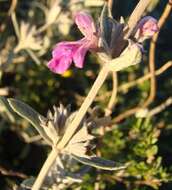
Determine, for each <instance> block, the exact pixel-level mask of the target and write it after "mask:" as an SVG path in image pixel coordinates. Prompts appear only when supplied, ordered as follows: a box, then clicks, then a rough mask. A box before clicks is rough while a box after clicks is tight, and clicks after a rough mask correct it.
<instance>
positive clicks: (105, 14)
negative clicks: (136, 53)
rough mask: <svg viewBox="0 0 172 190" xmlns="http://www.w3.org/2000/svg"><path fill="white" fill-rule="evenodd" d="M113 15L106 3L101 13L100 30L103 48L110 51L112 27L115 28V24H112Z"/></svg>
mask: <svg viewBox="0 0 172 190" xmlns="http://www.w3.org/2000/svg"><path fill="white" fill-rule="evenodd" d="M110 17H111V13H110V10H109V8H108V5H107V3H105V5H104V7H103V10H102V12H101V16H100V30H101V37H102V43H103V47H104V48H105V49H106V50H108V48H109V44H110V40H111V39H110V37H111V35H109V34H111V31H112V27H113V22H111V19H110Z"/></svg>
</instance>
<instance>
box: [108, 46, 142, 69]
mask: <svg viewBox="0 0 172 190" xmlns="http://www.w3.org/2000/svg"><path fill="white" fill-rule="evenodd" d="M141 60H142V52H141V49H140V47H139V45H137V44H132V43H131V44H129V45H128V47H127V48H126V49H125V50H124V51H123V53H122V54H121V55H120V56H119V57H117V58H115V59H112V60H111V61H110V62H109V63H108V64H107V66H108V68H109V70H110V71H120V70H123V69H125V68H127V67H129V66H131V65H136V64H138V63H140V62H141Z"/></svg>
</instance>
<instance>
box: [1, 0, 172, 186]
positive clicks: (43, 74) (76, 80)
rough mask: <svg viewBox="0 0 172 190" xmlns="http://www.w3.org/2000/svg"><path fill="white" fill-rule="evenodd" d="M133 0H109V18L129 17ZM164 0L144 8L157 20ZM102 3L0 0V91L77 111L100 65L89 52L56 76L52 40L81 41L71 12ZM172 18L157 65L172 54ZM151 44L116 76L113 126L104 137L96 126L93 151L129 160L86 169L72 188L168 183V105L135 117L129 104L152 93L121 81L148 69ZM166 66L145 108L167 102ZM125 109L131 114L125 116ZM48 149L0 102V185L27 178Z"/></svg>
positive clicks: (171, 77) (171, 73)
mask: <svg viewBox="0 0 172 190" xmlns="http://www.w3.org/2000/svg"><path fill="white" fill-rule="evenodd" d="M137 2H138V1H137V0H132V1H127V0H120V1H118V0H114V6H113V16H114V18H116V19H119V18H120V16H123V17H124V19H125V20H126V21H127V19H128V16H129V15H130V14H131V12H132V10H133V9H134V7H135V6H136V4H137ZM167 3H168V1H167V0H152V3H151V5H150V6H149V8H148V9H147V13H146V14H149V15H152V16H154V17H155V18H157V19H159V18H160V16H161V15H162V12H163V11H164V9H165V6H166V4H167ZM102 5H103V0H96V1H94V0H85V1H84V0H83V1H82V0H61V1H60V0H57V1H56V0H37V1H33V0H30V1H25V0H18V1H17V0H12V1H9V0H0V95H1V96H5V97H15V98H17V99H20V100H22V101H25V102H27V103H28V104H30V105H32V107H33V108H35V109H36V110H37V111H39V112H40V113H41V114H44V115H45V114H46V112H47V110H48V109H50V108H51V107H52V106H53V105H54V104H55V105H58V104H59V103H63V104H64V105H68V104H71V108H72V110H76V109H78V108H79V106H80V105H81V104H82V102H83V99H84V97H85V96H86V95H87V93H88V91H89V89H90V87H91V85H92V83H93V82H94V80H95V78H96V76H97V73H98V71H99V68H100V65H99V64H98V61H97V59H96V56H94V55H93V54H90V55H88V56H87V60H86V63H85V66H84V69H82V70H80V69H76V68H74V67H72V68H71V69H70V70H68V71H67V72H66V73H64V74H63V75H57V74H53V73H52V72H50V71H49V70H48V69H47V67H46V64H47V62H48V60H49V59H50V57H51V50H52V48H53V47H54V46H55V44H56V43H57V42H59V41H62V40H63V41H64V40H65V41H66V40H75V39H77V40H78V39H79V36H80V33H79V32H78V30H77V27H76V26H75V25H74V23H73V17H74V15H75V13H76V12H77V11H79V10H87V11H89V12H90V13H91V14H92V15H93V16H94V17H95V18H98V16H99V14H100V12H101V8H102ZM171 19H172V17H171V15H170V16H169V17H168V18H167V20H166V21H165V24H164V25H163V27H162V29H161V30H160V34H159V38H158V41H157V43H156V56H155V63H156V70H157V69H159V68H161V67H162V66H163V65H165V64H166V63H167V62H168V61H171V60H172V53H171V52H172V36H171V31H172V26H171ZM149 45H150V42H149V41H147V42H146V43H145V50H146V52H145V53H144V57H143V62H142V63H141V64H139V65H137V66H134V67H130V68H128V69H126V70H124V71H122V72H120V73H119V74H118V96H117V101H116V104H115V106H114V108H113V112H112V115H111V116H112V121H113V124H111V125H109V126H107V127H106V133H105V134H104V135H101V134H102V131H101V129H100V131H95V133H96V134H97V141H98V142H99V141H100V142H99V146H98V148H97V149H98V151H97V154H101V155H102V156H104V157H106V158H108V159H111V160H114V161H120V162H130V165H129V167H128V168H127V169H126V170H124V171H122V172H121V171H120V172H106V171H99V170H95V169H91V170H90V171H89V172H88V173H87V174H86V175H85V176H84V178H83V182H82V183H81V184H79V185H78V184H76V185H75V184H74V185H73V186H71V187H69V189H77V188H78V189H79V187H80V189H83V190H92V189H95V190H100V189H107V190H111V189H124V190H125V189H126V190H149V189H161V190H170V189H171V188H172V182H171V180H172V141H171V135H172V107H171V106H164V108H165V109H161V108H162V107H159V108H160V111H159V112H158V113H156V114H152V116H151V117H149V118H148V117H147V118H146V119H145V118H140V117H136V115H137V116H138V111H140V109H136V110H137V111H136V112H137V114H136V113H135V111H133V112H132V111H131V109H132V108H135V107H139V106H141V105H142V104H144V102H145V100H146V99H147V97H148V96H149V93H150V88H151V84H150V80H149V78H148V79H147V80H145V81H143V82H141V83H139V84H137V85H135V86H133V87H131V88H128V87H126V86H122V85H126V84H127V83H129V82H131V81H135V80H136V79H137V78H140V77H142V76H146V75H147V74H148V73H149V69H148V68H149V66H148V65H149V63H148V62H149V60H148V56H149ZM168 65H169V66H168V69H166V70H165V71H164V72H163V73H161V75H158V76H157V77H156V82H157V89H156V92H155V94H156V96H155V98H153V99H152V101H151V102H150V104H149V105H148V106H147V108H148V109H147V110H143V111H148V113H154V112H153V111H155V108H156V107H158V106H159V105H160V104H163V105H165V104H164V102H166V100H167V99H168V102H169V104H168V105H171V104H170V102H171V101H170V100H171V99H170V98H172V93H171V88H172V69H171V65H172V64H171V62H169V64H168ZM112 85H113V83H112V79H111V77H109V78H108V80H107V81H106V83H105V84H104V85H103V87H102V89H101V90H100V92H99V94H98V96H97V98H96V101H95V103H94V104H95V105H96V106H97V109H98V111H99V113H98V114H99V116H100V117H101V116H103V114H104V110H106V107H107V104H108V101H109V98H110V96H111V91H112ZM166 103H167V102H166ZM128 110H130V111H131V112H132V113H133V114H128V115H127V114H126V115H125V114H124V113H126V111H128ZM91 111H92V110H90V112H91ZM151 111H152V112H151ZM127 113H128V112H127ZM121 114H123V115H121ZM139 114H141V111H140V112H139ZM48 151H49V150H48V148H47V146H44V145H43V144H42V141H41V140H40V138H39V136H38V134H37V132H36V131H35V130H34V129H33V127H31V125H30V124H29V123H28V122H26V121H25V120H23V119H21V118H19V117H18V116H16V115H15V114H14V113H13V112H9V111H8V110H6V108H5V106H3V104H1V105H0V187H1V189H2V190H8V189H17V188H18V187H19V186H20V183H21V182H22V181H23V180H24V179H27V178H28V177H30V176H36V175H37V174H38V172H39V170H40V168H41V166H42V164H43V163H44V160H45V159H46V156H47V152H48Z"/></svg>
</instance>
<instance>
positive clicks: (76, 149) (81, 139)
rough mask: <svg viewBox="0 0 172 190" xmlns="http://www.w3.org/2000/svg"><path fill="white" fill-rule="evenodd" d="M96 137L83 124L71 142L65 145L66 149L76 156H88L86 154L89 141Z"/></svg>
mask: <svg viewBox="0 0 172 190" xmlns="http://www.w3.org/2000/svg"><path fill="white" fill-rule="evenodd" d="M92 139H94V136H92V135H90V134H89V133H88V129H87V126H86V125H84V126H82V127H81V128H80V129H79V130H78V131H77V133H76V134H75V135H74V136H73V137H72V139H71V140H70V142H69V143H68V144H67V146H66V147H65V149H64V150H65V151H66V152H67V153H68V154H74V155H76V156H81V157H86V158H87V157H88V156H87V155H86V152H87V146H88V145H89V142H90V141H91V140H92Z"/></svg>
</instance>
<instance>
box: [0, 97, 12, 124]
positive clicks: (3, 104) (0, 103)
mask: <svg viewBox="0 0 172 190" xmlns="http://www.w3.org/2000/svg"><path fill="white" fill-rule="evenodd" d="M0 106H1V111H4V112H5V113H6V114H7V116H8V117H9V119H10V120H11V122H14V121H15V117H14V112H13V110H12V108H11V106H10V105H9V103H8V101H7V99H6V98H4V97H2V96H0Z"/></svg>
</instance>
